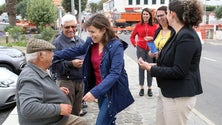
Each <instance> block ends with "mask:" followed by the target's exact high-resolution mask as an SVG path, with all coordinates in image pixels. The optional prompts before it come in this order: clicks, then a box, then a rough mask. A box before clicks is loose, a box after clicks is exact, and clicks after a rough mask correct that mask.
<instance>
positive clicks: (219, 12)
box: [215, 6, 222, 19]
mask: <svg viewBox="0 0 222 125" xmlns="http://www.w3.org/2000/svg"><path fill="white" fill-rule="evenodd" d="M215 17H216V18H217V19H220V18H222V6H219V7H218V8H216V10H215Z"/></svg>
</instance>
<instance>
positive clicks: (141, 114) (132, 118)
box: [3, 55, 214, 125]
mask: <svg viewBox="0 0 222 125" xmlns="http://www.w3.org/2000/svg"><path fill="white" fill-rule="evenodd" d="M125 66H126V67H125V68H126V70H127V73H128V77H129V84H130V90H131V92H132V94H133V96H134V99H135V102H134V103H133V104H132V105H131V106H129V107H128V108H127V109H125V110H124V111H122V112H121V113H119V114H118V115H117V120H116V123H117V125H155V112H156V97H157V95H158V88H157V86H156V80H155V79H154V80H153V93H154V96H153V97H148V96H147V95H145V96H142V97H140V96H139V95H138V92H139V85H138V75H137V73H138V65H137V63H136V62H135V61H134V60H132V59H131V58H130V57H129V56H127V55H125ZM146 92H147V91H145V93H146ZM87 104H88V108H86V109H87V111H88V113H87V114H86V115H85V116H83V118H85V119H86V121H87V123H88V125H94V124H95V121H96V118H97V113H98V106H97V103H96V102H92V103H87ZM3 125H18V117H17V111H16V108H15V109H14V110H13V111H12V112H11V114H10V115H9V117H8V118H7V119H6V121H5V122H4V123H3ZM188 125H214V124H213V123H212V122H211V121H209V120H208V119H207V118H206V117H204V116H203V115H202V114H200V113H199V112H198V111H196V110H194V111H193V112H192V114H191V116H190V120H189V122H188Z"/></svg>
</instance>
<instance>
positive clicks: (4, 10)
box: [0, 4, 6, 14]
mask: <svg viewBox="0 0 222 125" xmlns="http://www.w3.org/2000/svg"><path fill="white" fill-rule="evenodd" d="M3 12H6V4H3V5H1V6H0V14H2V13H3Z"/></svg>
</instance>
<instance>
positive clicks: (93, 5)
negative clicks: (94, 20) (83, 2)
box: [89, 2, 98, 13]
mask: <svg viewBox="0 0 222 125" xmlns="http://www.w3.org/2000/svg"><path fill="white" fill-rule="evenodd" d="M89 7H90V10H91V13H96V12H97V10H98V4H97V3H93V2H92V3H89Z"/></svg>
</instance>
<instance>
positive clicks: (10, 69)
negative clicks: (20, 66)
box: [0, 64, 13, 72]
mask: <svg viewBox="0 0 222 125" xmlns="http://www.w3.org/2000/svg"><path fill="white" fill-rule="evenodd" d="M0 67H5V68H6V69H8V70H9V71H12V72H13V68H12V67H11V66H9V65H7V64H0Z"/></svg>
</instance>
